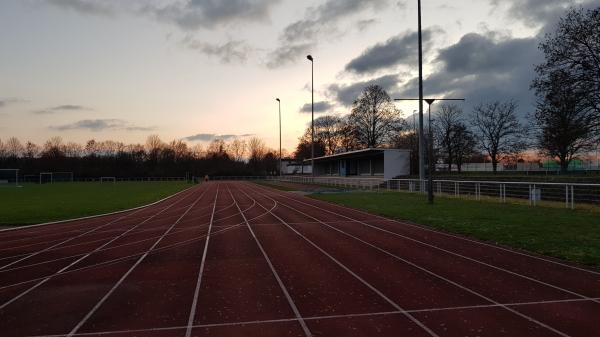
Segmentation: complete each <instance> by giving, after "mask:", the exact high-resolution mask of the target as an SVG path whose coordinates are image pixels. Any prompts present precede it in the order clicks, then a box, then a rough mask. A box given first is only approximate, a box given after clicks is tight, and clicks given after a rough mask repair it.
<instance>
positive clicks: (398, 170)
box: [305, 149, 410, 179]
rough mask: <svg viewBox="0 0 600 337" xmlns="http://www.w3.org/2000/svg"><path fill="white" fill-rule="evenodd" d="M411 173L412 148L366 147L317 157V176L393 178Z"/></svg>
mask: <svg viewBox="0 0 600 337" xmlns="http://www.w3.org/2000/svg"><path fill="white" fill-rule="evenodd" d="M305 162H308V163H309V164H310V159H308V160H306V161H305ZM409 174H410V150H400V149H364V150H357V151H350V152H344V153H337V154H334V155H330V156H323V157H318V158H315V176H335V177H361V178H366V177H377V178H385V179H393V178H396V177H399V176H407V175H409Z"/></svg>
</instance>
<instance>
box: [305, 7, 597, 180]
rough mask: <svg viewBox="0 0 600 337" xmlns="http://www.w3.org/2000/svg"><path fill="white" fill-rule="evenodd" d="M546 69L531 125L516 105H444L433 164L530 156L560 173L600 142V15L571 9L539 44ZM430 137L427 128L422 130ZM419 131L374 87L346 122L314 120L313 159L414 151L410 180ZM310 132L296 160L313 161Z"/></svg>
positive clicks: (435, 130) (436, 119)
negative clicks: (342, 154) (373, 151)
mask: <svg viewBox="0 0 600 337" xmlns="http://www.w3.org/2000/svg"><path fill="white" fill-rule="evenodd" d="M539 49H540V50H541V51H542V52H543V54H544V56H545V61H544V63H542V64H540V65H537V66H536V67H535V72H536V77H535V79H534V80H533V82H532V83H531V89H532V90H533V91H534V92H535V95H536V104H535V107H534V109H533V111H532V112H531V113H529V114H528V115H527V116H526V121H523V120H522V119H521V118H519V116H518V114H517V108H518V103H517V102H515V101H512V100H509V101H493V102H483V103H480V104H478V105H476V106H475V107H474V108H473V110H472V111H471V112H470V113H464V112H463V109H462V108H461V107H460V106H458V105H447V104H446V105H441V106H439V108H438V109H437V111H436V112H434V113H433V114H432V125H431V130H432V132H431V133H432V135H431V136H429V134H428V133H427V132H426V134H425V137H424V138H425V143H426V144H425V146H426V147H425V148H426V149H429V146H428V145H429V143H430V142H431V143H432V145H433V146H432V148H433V156H434V158H435V159H434V163H444V164H446V168H447V169H448V170H451V169H452V167H453V165H454V166H455V167H456V168H457V169H458V171H460V170H461V167H462V165H463V163H465V162H467V161H471V162H483V161H484V160H486V159H489V160H490V161H491V164H492V167H493V171H494V172H496V171H497V168H498V164H499V163H500V162H501V161H510V162H516V161H518V160H519V158H520V157H521V155H522V154H523V153H524V152H525V151H536V152H537V153H539V154H540V155H542V156H544V157H548V158H553V159H556V160H557V161H558V162H559V164H560V168H561V171H562V172H566V171H567V170H568V167H569V164H570V162H571V161H572V160H573V159H575V158H577V157H578V156H582V155H584V154H586V153H589V152H590V151H592V150H593V149H594V148H595V147H596V148H597V147H598V144H599V142H600V8H596V9H590V10H584V9H582V8H571V9H570V10H568V11H567V13H566V15H565V16H564V17H562V18H561V19H560V21H559V23H558V25H557V27H556V30H555V31H554V32H552V33H549V34H547V35H546V36H545V37H544V38H543V40H542V41H541V42H540V44H539ZM425 130H427V126H426V128H425ZM418 139H419V135H418V130H417V128H416V123H415V122H414V121H412V123H411V121H409V120H406V119H403V118H402V117H401V112H400V111H399V110H398V109H397V108H396V107H395V106H394V104H393V100H392V99H391V98H390V97H389V95H388V94H387V93H386V92H385V90H384V89H383V88H381V87H380V86H377V85H371V86H368V87H366V88H365V90H364V91H363V92H362V93H361V94H360V96H359V97H358V98H357V99H356V101H354V103H353V105H352V108H351V110H350V113H349V114H348V115H346V116H338V115H325V116H321V117H319V118H317V119H316V120H315V156H321V155H330V154H334V153H337V152H343V151H349V150H358V149H364V148H373V147H392V148H404V149H410V150H412V151H411V152H412V157H411V164H412V169H411V171H412V172H413V173H415V172H417V167H416V165H417V164H418ZM310 151H311V128H310V127H309V128H307V130H306V132H305V133H304V134H303V135H302V137H300V139H299V143H298V146H297V148H296V152H295V156H296V159H298V160H302V159H307V158H310Z"/></svg>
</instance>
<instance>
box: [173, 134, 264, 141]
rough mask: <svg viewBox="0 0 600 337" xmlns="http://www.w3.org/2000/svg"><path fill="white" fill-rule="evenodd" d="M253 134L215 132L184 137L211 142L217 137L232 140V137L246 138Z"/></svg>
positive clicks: (190, 139)
mask: <svg viewBox="0 0 600 337" xmlns="http://www.w3.org/2000/svg"><path fill="white" fill-rule="evenodd" d="M252 136H254V134H250V133H246V134H242V135H232V134H225V135H218V134H214V133H198V134H195V135H193V136H189V137H185V138H183V139H184V140H187V141H190V142H210V141H213V140H216V139H221V140H225V141H227V140H232V139H236V138H244V137H252Z"/></svg>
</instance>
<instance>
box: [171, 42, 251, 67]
mask: <svg viewBox="0 0 600 337" xmlns="http://www.w3.org/2000/svg"><path fill="white" fill-rule="evenodd" d="M182 44H183V45H184V46H185V47H187V48H190V49H192V50H195V51H198V52H200V53H202V54H205V55H207V56H210V57H216V58H218V59H219V60H220V61H221V62H222V63H233V62H241V63H244V62H246V60H247V59H248V56H249V54H250V53H252V52H253V51H254V48H252V47H250V46H249V45H248V44H247V43H246V42H244V41H229V42H226V43H224V44H212V43H208V42H203V41H198V40H196V39H193V38H191V37H189V36H188V37H186V38H184V39H183V40H182Z"/></svg>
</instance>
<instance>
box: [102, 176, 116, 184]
mask: <svg viewBox="0 0 600 337" xmlns="http://www.w3.org/2000/svg"><path fill="white" fill-rule="evenodd" d="M100 182H101V183H105V182H112V183H113V184H114V183H116V182H117V178H116V177H100Z"/></svg>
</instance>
